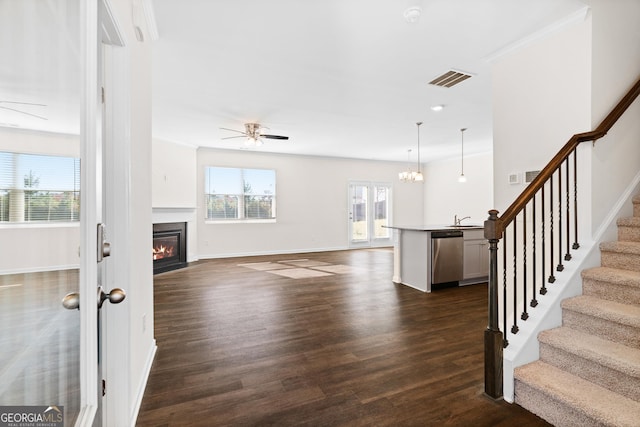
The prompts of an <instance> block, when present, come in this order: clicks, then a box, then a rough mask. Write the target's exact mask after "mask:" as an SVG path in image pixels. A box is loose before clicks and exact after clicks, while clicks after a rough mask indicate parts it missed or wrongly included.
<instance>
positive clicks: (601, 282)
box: [514, 196, 640, 427]
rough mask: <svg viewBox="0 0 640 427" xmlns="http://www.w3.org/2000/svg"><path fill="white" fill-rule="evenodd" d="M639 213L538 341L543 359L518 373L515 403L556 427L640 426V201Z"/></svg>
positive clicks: (637, 202)
mask: <svg viewBox="0 0 640 427" xmlns="http://www.w3.org/2000/svg"><path fill="white" fill-rule="evenodd" d="M633 214H634V215H633V217H632V218H621V219H619V220H618V222H617V225H618V241H616V242H606V243H602V244H601V245H600V251H601V263H602V267H597V268H592V269H588V270H585V271H583V272H582V280H583V285H582V288H583V295H581V296H578V297H574V298H570V299H567V300H565V301H563V302H562V326H561V327H559V328H555V329H552V330H548V331H543V332H541V333H540V334H539V335H538V341H539V342H540V360H538V361H536V362H533V363H530V364H528V365H524V366H521V367H519V368H517V369H516V370H515V373H514V377H515V402H516V403H517V404H519V405H520V406H522V407H524V408H526V409H528V410H529V411H531V412H533V413H535V414H537V415H538V416H540V417H542V418H544V419H545V420H547V421H548V422H550V423H552V424H554V425H556V426H571V427H573V426H581V427H584V426H629V427H631V426H633V427H639V426H640V196H636V197H634V199H633Z"/></svg>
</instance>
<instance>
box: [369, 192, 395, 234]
mask: <svg viewBox="0 0 640 427" xmlns="http://www.w3.org/2000/svg"><path fill="white" fill-rule="evenodd" d="M373 194H374V200H373V206H374V209H373V212H374V223H373V229H374V232H373V236H374V238H375V239H389V238H390V237H391V229H389V228H386V226H389V225H391V224H390V222H389V217H390V216H389V208H390V206H389V202H390V197H389V196H390V194H391V188H390V187H389V186H388V185H374V186H373Z"/></svg>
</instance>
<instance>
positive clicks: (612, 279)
mask: <svg viewBox="0 0 640 427" xmlns="http://www.w3.org/2000/svg"><path fill="white" fill-rule="evenodd" d="M639 219H640V218H639ZM581 274H582V278H583V279H590V280H597V281H601V282H609V283H614V284H616V285H621V286H629V287H633V288H640V271H632V270H622V269H620V268H611V267H594V268H589V269H586V270H583V271H582V273H581Z"/></svg>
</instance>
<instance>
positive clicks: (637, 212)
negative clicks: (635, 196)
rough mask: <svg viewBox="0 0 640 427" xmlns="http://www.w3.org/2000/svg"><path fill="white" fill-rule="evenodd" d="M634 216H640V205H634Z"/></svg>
mask: <svg viewBox="0 0 640 427" xmlns="http://www.w3.org/2000/svg"><path fill="white" fill-rule="evenodd" d="M633 216H640V203H634V204H633Z"/></svg>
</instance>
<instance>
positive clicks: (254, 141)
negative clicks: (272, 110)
mask: <svg viewBox="0 0 640 427" xmlns="http://www.w3.org/2000/svg"><path fill="white" fill-rule="evenodd" d="M220 129H223V130H229V131H231V132H237V133H240V134H242V135H238V136H227V137H224V138H222V139H232V138H247V145H255V146H259V145H262V144H263V142H264V141H263V140H262V139H263V138H264V139H279V140H284V141H286V140H288V139H289V137H288V136H282V135H269V134H265V133H262V131H263V130H264V129H269V128H267V127H264V126H261V125H260V124H259V123H245V124H244V132H243V131H240V130H236V129H229V128H220Z"/></svg>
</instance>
